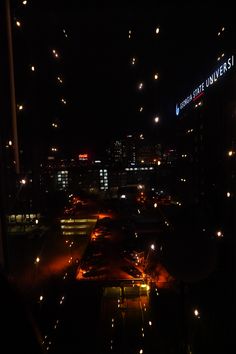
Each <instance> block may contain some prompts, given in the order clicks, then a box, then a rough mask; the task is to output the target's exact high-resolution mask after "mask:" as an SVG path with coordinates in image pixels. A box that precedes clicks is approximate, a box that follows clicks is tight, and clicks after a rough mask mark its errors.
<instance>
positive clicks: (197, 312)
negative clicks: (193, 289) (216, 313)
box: [193, 309, 200, 318]
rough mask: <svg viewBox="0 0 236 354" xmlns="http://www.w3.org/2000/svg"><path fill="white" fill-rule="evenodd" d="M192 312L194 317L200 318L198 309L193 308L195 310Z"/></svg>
mask: <svg viewBox="0 0 236 354" xmlns="http://www.w3.org/2000/svg"><path fill="white" fill-rule="evenodd" d="M193 313H194V315H195V316H196V317H198V318H200V314H199V311H198V310H197V309H195V310H194V311H193Z"/></svg>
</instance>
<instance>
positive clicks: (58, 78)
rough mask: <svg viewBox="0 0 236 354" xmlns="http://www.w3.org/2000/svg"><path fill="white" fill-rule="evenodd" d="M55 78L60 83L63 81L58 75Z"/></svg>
mask: <svg viewBox="0 0 236 354" xmlns="http://www.w3.org/2000/svg"><path fill="white" fill-rule="evenodd" d="M57 80H58V81H59V82H60V84H62V83H63V80H62V78H61V77H60V76H58V77H57Z"/></svg>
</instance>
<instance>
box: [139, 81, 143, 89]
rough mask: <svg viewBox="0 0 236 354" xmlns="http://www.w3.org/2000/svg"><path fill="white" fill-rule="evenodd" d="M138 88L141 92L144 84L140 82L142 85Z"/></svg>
mask: <svg viewBox="0 0 236 354" xmlns="http://www.w3.org/2000/svg"><path fill="white" fill-rule="evenodd" d="M138 88H139V90H142V88H143V83H142V82H140V83H139V84H138Z"/></svg>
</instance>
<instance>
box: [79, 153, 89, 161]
mask: <svg viewBox="0 0 236 354" xmlns="http://www.w3.org/2000/svg"><path fill="white" fill-rule="evenodd" d="M79 160H88V154H79Z"/></svg>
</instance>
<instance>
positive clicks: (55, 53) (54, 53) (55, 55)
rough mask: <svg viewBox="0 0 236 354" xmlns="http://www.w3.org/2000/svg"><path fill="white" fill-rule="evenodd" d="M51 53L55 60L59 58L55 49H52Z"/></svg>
mask: <svg viewBox="0 0 236 354" xmlns="http://www.w3.org/2000/svg"><path fill="white" fill-rule="evenodd" d="M52 52H53V55H54V57H55V58H58V57H59V55H58V53H57V51H56V50H55V49H53V50H52Z"/></svg>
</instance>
